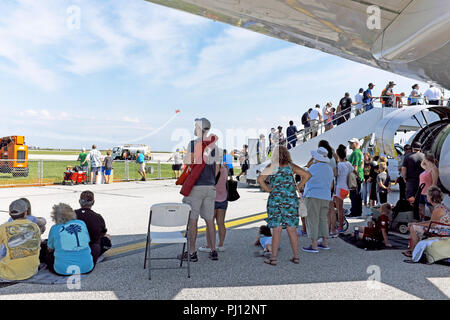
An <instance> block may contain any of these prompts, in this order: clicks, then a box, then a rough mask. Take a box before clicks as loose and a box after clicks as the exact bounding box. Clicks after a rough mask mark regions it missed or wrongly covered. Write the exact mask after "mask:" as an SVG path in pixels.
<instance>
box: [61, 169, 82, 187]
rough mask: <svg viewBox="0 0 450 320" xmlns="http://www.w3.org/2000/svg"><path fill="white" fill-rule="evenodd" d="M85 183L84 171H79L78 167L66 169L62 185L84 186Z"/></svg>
mask: <svg viewBox="0 0 450 320" xmlns="http://www.w3.org/2000/svg"><path fill="white" fill-rule="evenodd" d="M86 183H87V175H86V172H85V171H82V170H81V167H80V166H76V167H75V168H73V167H67V168H66V171H65V172H64V179H63V182H62V184H63V185H66V184H68V185H71V186H73V185H74V184H86Z"/></svg>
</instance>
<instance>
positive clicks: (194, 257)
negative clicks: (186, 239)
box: [177, 251, 198, 262]
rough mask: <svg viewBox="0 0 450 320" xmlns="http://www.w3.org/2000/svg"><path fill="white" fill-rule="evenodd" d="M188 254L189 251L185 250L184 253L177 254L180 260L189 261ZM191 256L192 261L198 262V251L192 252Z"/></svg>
mask: <svg viewBox="0 0 450 320" xmlns="http://www.w3.org/2000/svg"><path fill="white" fill-rule="evenodd" d="M187 255H188V253H187V252H186V251H185V252H184V253H183V255H181V254H179V255H178V256H177V258H178V260H183V261H187V260H188V258H187ZM189 256H190V258H191V259H190V260H191V262H197V261H198V257H197V251H195V252H194V253H191V254H190V255H189Z"/></svg>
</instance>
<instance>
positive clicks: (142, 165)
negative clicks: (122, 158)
mask: <svg viewBox="0 0 450 320" xmlns="http://www.w3.org/2000/svg"><path fill="white" fill-rule="evenodd" d="M136 162H137V163H138V164H139V169H138V173H139V174H140V176H141V181H145V178H146V174H145V157H144V155H143V154H142V152H141V151H140V150H138V151H137V157H136Z"/></svg>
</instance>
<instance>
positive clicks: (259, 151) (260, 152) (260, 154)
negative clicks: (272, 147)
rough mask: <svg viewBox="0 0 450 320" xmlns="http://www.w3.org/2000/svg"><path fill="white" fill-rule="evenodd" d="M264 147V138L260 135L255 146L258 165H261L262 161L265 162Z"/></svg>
mask: <svg viewBox="0 0 450 320" xmlns="http://www.w3.org/2000/svg"><path fill="white" fill-rule="evenodd" d="M265 145H266V137H265V136H264V135H263V134H260V135H259V139H258V143H257V144H256V157H257V159H258V164H261V163H263V162H264V161H266V158H265V156H264V154H265V153H264V149H265Z"/></svg>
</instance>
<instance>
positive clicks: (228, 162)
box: [222, 154, 233, 169]
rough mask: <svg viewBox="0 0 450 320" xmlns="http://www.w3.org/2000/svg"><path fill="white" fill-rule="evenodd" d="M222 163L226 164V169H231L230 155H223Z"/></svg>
mask: <svg viewBox="0 0 450 320" xmlns="http://www.w3.org/2000/svg"><path fill="white" fill-rule="evenodd" d="M222 161H223V162H225V163H226V165H227V167H228V169H233V156H232V155H231V154H226V155H224V156H223V160H222Z"/></svg>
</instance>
